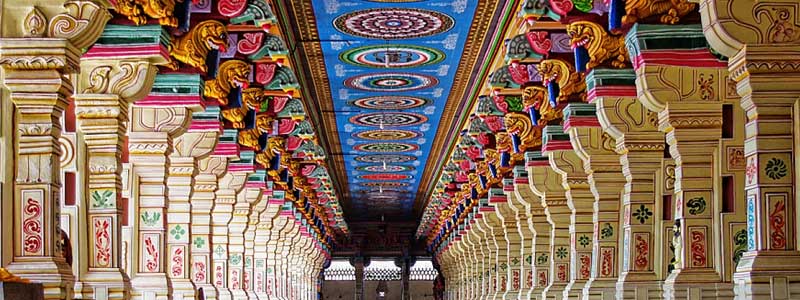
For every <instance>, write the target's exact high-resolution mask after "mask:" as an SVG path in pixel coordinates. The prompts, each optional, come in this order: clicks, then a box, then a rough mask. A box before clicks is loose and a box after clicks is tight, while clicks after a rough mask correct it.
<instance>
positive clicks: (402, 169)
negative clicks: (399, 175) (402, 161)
mask: <svg viewBox="0 0 800 300" xmlns="http://www.w3.org/2000/svg"><path fill="white" fill-rule="evenodd" d="M356 170H359V171H364V172H405V171H412V170H414V167H412V166H401V165H386V166H384V165H377V166H362V167H358V168H356Z"/></svg>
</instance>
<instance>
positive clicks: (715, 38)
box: [693, 0, 800, 57]
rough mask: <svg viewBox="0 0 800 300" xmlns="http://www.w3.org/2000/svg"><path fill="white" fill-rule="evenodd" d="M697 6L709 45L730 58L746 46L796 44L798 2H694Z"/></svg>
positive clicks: (799, 36)
mask: <svg viewBox="0 0 800 300" xmlns="http://www.w3.org/2000/svg"><path fill="white" fill-rule="evenodd" d="M693 1H694V2H697V3H700V4H701V5H700V13H701V14H702V15H705V16H708V17H707V18H703V19H702V21H703V29H704V31H705V35H706V39H707V40H708V42H709V44H710V45H711V46H712V47H713V48H714V50H717V51H718V52H720V53H721V54H722V55H725V56H727V57H733V56H734V55H736V53H737V52H739V50H741V49H743V48H744V45H745V44H751V45H753V44H797V43H798V42H800V25H799V24H800V22H799V20H798V10H800V6H798V4H797V1H794V0H775V1H769V2H767V1H756V2H754V1H751V0H693Z"/></svg>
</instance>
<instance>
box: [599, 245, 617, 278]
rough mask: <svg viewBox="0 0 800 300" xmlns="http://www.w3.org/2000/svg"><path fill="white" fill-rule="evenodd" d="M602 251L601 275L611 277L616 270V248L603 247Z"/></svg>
mask: <svg viewBox="0 0 800 300" xmlns="http://www.w3.org/2000/svg"><path fill="white" fill-rule="evenodd" d="M600 252H601V253H600V257H601V261H600V277H611V276H612V275H613V272H614V248H603V249H601V250H600Z"/></svg>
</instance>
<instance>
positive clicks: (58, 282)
mask: <svg viewBox="0 0 800 300" xmlns="http://www.w3.org/2000/svg"><path fill="white" fill-rule="evenodd" d="M7 269H8V271H9V272H11V273H12V274H14V275H17V276H19V277H22V278H25V279H30V280H31V281H32V282H37V283H41V284H42V286H43V287H44V299H68V295H69V296H72V288H73V286H74V285H75V276H73V275H72V270H71V269H70V267H69V265H67V263H66V262H64V260H63V259H53V258H38V257H37V258H36V261H30V262H27V261H13V262H11V263H10V264H8V267H7Z"/></svg>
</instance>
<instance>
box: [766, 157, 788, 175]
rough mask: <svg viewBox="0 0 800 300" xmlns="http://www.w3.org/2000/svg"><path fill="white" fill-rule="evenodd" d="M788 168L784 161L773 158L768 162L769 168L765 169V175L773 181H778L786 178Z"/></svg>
mask: <svg viewBox="0 0 800 300" xmlns="http://www.w3.org/2000/svg"><path fill="white" fill-rule="evenodd" d="M787 172H788V168H787V167H786V163H785V162H783V160H782V159H778V158H775V157H773V158H772V159H770V160H769V161H768V162H767V167H766V168H764V173H767V177H769V178H770V179H772V180H778V179H781V178H783V177H785V176H786V174H787Z"/></svg>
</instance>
